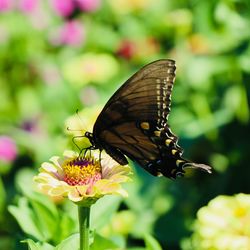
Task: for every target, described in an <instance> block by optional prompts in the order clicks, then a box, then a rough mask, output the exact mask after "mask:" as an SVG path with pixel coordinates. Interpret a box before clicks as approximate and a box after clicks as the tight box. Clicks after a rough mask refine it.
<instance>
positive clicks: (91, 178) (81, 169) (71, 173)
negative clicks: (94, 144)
mask: <svg viewBox="0 0 250 250" xmlns="http://www.w3.org/2000/svg"><path fill="white" fill-rule="evenodd" d="M63 169H64V181H65V182H67V183H68V184H69V185H71V186H76V185H86V184H94V183H95V182H96V181H98V180H100V179H101V177H102V175H101V166H100V163H99V162H98V161H95V160H94V159H91V158H82V157H77V158H75V159H73V160H70V161H68V162H65V163H64V164H63Z"/></svg>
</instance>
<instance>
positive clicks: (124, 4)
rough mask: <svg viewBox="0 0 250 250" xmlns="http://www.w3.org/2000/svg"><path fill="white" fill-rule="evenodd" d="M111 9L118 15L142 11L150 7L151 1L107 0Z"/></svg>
mask: <svg viewBox="0 0 250 250" xmlns="http://www.w3.org/2000/svg"><path fill="white" fill-rule="evenodd" d="M108 3H109V4H110V6H111V8H112V9H113V10H114V11H115V12H116V13H119V14H128V13H130V12H133V11H139V10H144V9H147V8H149V7H150V6H152V4H153V3H154V1H153V0H108Z"/></svg>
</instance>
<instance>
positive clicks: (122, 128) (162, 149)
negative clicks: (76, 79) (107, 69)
mask: <svg viewBox="0 0 250 250" xmlns="http://www.w3.org/2000/svg"><path fill="white" fill-rule="evenodd" d="M175 68H176V67H175V62H174V61H173V60H167V59H166V60H158V61H155V62H153V63H150V64H148V65H146V66H145V67H143V68H142V69H141V70H139V71H138V72H137V73H135V74H134V75H133V76H132V77H131V78H130V79H128V80H127V81H126V82H125V83H124V84H123V85H122V86H121V87H120V88H119V89H118V90H117V91H116V92H115V93H114V95H113V96H112V97H111V98H110V100H109V101H108V102H107V104H106V105H105V106H104V108H103V110H102V112H101V113H100V115H99V116H98V118H97V120H96V123H95V125H94V129H93V138H94V143H95V146H96V147H98V148H99V149H104V150H106V152H107V153H108V154H110V155H111V156H112V157H113V158H114V159H115V160H117V161H118V162H119V163H120V164H123V165H124V164H126V163H127V160H126V158H125V157H124V155H126V156H127V157H129V158H130V159H131V160H133V161H135V162H137V163H138V164H139V165H140V166H142V167H143V168H144V169H146V170H147V171H148V172H150V173H151V174H153V175H159V174H163V175H165V176H167V177H171V178H175V177H176V176H177V175H182V174H183V172H184V171H183V166H184V165H185V164H187V163H189V162H188V161H186V160H184V159H183V158H182V157H181V156H182V149H181V148H180V147H179V146H178V145H177V137H176V136H175V135H174V134H173V133H172V132H171V130H170V128H169V126H168V124H167V118H168V114H169V112H170V104H171V102H170V101H171V92H172V88H173V83H174V79H175ZM199 166H200V165H197V164H196V165H195V167H199ZM201 168H202V167H201ZM203 168H204V167H203Z"/></svg>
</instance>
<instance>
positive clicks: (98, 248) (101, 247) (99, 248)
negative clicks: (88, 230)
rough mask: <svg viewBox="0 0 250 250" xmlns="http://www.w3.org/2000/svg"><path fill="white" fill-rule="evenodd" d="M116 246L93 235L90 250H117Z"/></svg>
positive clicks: (99, 236)
mask: <svg viewBox="0 0 250 250" xmlns="http://www.w3.org/2000/svg"><path fill="white" fill-rule="evenodd" d="M117 248H118V246H117V245H116V244H115V243H114V242H113V241H111V240H109V239H106V238H104V237H102V236H101V235H99V234H95V238H94V243H93V244H92V245H91V246H90V250H108V249H110V250H111V249H117Z"/></svg>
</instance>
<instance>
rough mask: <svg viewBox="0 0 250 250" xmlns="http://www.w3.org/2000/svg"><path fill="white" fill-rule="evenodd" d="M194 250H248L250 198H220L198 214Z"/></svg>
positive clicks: (246, 196) (193, 243) (193, 238)
mask: <svg viewBox="0 0 250 250" xmlns="http://www.w3.org/2000/svg"><path fill="white" fill-rule="evenodd" d="M191 244H192V249H194V250H196V249H197V250H198V249H199V250H208V249H220V250H235V249H237V250H246V249H250V195H249V194H237V195H235V196H225V195H220V196H218V197H216V198H215V199H213V200H212V201H210V202H209V204H208V206H205V207H203V208H201V209H200V210H199V211H198V219H197V221H196V224H195V233H194V235H193V236H192V241H191Z"/></svg>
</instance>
